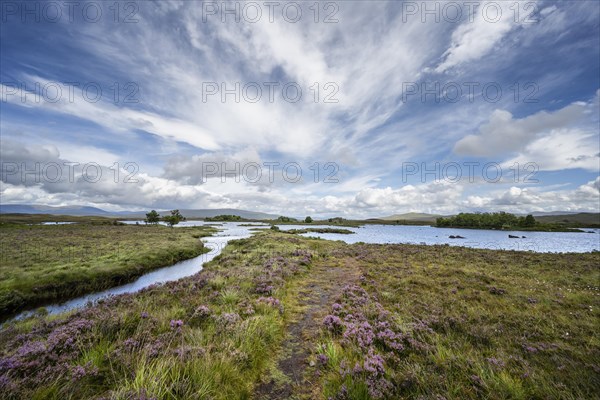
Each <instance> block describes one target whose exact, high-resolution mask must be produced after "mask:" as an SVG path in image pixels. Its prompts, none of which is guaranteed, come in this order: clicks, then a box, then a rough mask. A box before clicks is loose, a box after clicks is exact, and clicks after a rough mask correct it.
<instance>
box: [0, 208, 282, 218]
mask: <svg viewBox="0 0 600 400" xmlns="http://www.w3.org/2000/svg"><path fill="white" fill-rule="evenodd" d="M148 211H150V210H148ZM148 211H118V212H113V211H105V210H102V209H100V208H96V207H85V206H64V207H52V206H42V205H34V204H1V205H0V214H49V215H72V216H103V217H116V218H123V219H126V218H132V219H133V218H135V219H137V218H139V219H141V218H145V217H146V213H147V212H148ZM179 211H180V212H181V214H182V215H183V216H185V217H186V218H205V217H214V216H217V215H224V214H229V215H237V216H239V217H242V218H245V219H276V218H277V217H279V215H276V214H267V213H262V212H257V211H246V210H236V209H234V208H219V209H180V210H179ZM158 212H159V213H160V214H161V215H166V214H167V213H169V210H163V211H158Z"/></svg>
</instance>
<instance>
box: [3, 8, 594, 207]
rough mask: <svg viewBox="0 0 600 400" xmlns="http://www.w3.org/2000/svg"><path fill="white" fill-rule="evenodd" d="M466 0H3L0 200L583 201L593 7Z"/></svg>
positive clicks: (205, 203)
mask: <svg viewBox="0 0 600 400" xmlns="http://www.w3.org/2000/svg"><path fill="white" fill-rule="evenodd" d="M467 3H469V2H429V3H427V4H428V5H427V7H428V10H429V11H430V12H429V13H428V12H427V11H428V10H425V9H424V5H423V4H424V3H422V2H400V1H368V2H367V1H339V2H321V3H319V7H318V10H319V12H318V15H316V13H315V10H316V8H315V7H314V5H313V4H314V3H313V2H298V3H294V2H281V3H280V5H279V6H277V7H275V8H273V9H269V6H268V5H266V3H264V2H260V1H259V2H227V3H224V2H200V1H186V2H183V1H181V2H178V1H169V2H153V1H144V2H122V3H117V4H118V6H117V7H115V6H114V3H113V2H80V3H79V5H78V6H76V8H74V9H71V10H69V9H68V8H67V7H66V6H65V5H64V3H62V2H26V3H20V2H3V3H2V9H1V10H0V11H1V12H2V14H1V21H2V24H1V28H0V29H1V31H0V34H1V37H2V39H1V43H0V47H1V57H0V67H1V68H0V70H1V71H0V80H1V83H2V99H1V101H0V107H1V110H0V112H1V115H0V129H1V133H2V136H1V139H2V146H1V149H0V150H1V156H2V167H3V170H2V182H1V185H2V186H1V188H0V193H1V195H0V197H1V199H0V201H1V202H2V204H15V203H35V204H46V205H71V204H78V205H92V206H98V207H101V208H105V209H109V210H125V209H148V208H157V209H167V208H175V207H177V208H225V207H227V208H230V207H233V208H243V209H249V210H258V211H265V212H273V213H280V214H291V215H305V214H310V215H316V216H332V215H341V216H348V217H374V216H382V215H389V214H394V213H404V212H410V211H418V212H432V213H443V214H446V213H455V212H459V211H491V210H505V211H513V212H532V211H555V210H561V211H595V212H598V211H599V210H598V209H599V207H600V206H599V203H600V201H599V200H600V195H599V188H600V178H599V174H600V156H599V155H600V136H599V135H600V132H599V120H600V117H599V113H600V111H599V90H600V78H599V76H600V74H599V72H600V65H599V63H600V61H599V60H600V31H599V29H600V28H599V21H600V18H599V17H600V5H599V4H600V3H598V2H596V1H589V2H587V1H568V2H567V1H563V2H554V1H524V2H517V1H503V2H472V3H469V4H467ZM227 10H230V12H227ZM298 11H300V12H301V14H298ZM257 12H260V15H259V14H257ZM457 12H459V13H460V15H458V14H457ZM270 13H272V15H270ZM236 17H238V20H236ZM436 19H437V20H436ZM57 88H60V91H59V89H57ZM84 88H85V90H83V89H84ZM284 88H285V90H284ZM298 88H299V89H300V90H301V96H296V94H297V93H299V92H297V90H298ZM223 89H225V90H228V91H229V92H227V93H226V94H225V95H224V97H223V96H222V95H223ZM258 90H260V93H261V96H260V97H258V93H259V92H258ZM270 90H272V93H273V97H272V98H270V96H269V94H270ZM317 92H318V96H317ZM36 93H37V97H36ZM236 96H237V97H239V99H236ZM326 100H327V101H326ZM73 163H78V165H75V164H73ZM57 165H58V166H60V172H59V173H57V171H59V170H58V169H57V167H56V166H57ZM68 165H72V166H73V167H72V170H69V168H70V167H68ZM90 165H91V167H90ZM215 166H216V167H215ZM236 166H237V167H236ZM286 166H287V168H284V167H286ZM298 167H300V168H301V169H302V173H301V175H299V174H298V173H297V172H298V169H297V168H298ZM36 168H38V170H36ZM236 168H237V170H236ZM317 170H318V171H319V172H318V174H317V173H316V171H317ZM27 171H33V172H30V173H27ZM69 171H70V173H69ZM228 171H229V172H228ZM258 171H260V173H261V175H260V176H258V175H257V172H258ZM517 171H518V172H517ZM95 172H96V173H97V172H99V173H100V175H101V176H99V177H98V179H96V178H95V176H96V175H97V174H94V173H95ZM457 173H458V174H459V175H460V176H457ZM130 174H132V175H131V177H130V179H128V180H127V179H126V178H127V176H128V175H130ZM328 177H329V178H328Z"/></svg>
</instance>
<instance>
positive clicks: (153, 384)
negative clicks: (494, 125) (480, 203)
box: [0, 231, 600, 399]
mask: <svg viewBox="0 0 600 400" xmlns="http://www.w3.org/2000/svg"><path fill="white" fill-rule="evenodd" d="M599 261H600V254H598V253H592V254H535V253H524V252H507V251H494V250H476V249H467V248H460V247H451V246H417V245H360V244H356V245H346V244H344V243H341V242H330V241H325V240H318V239H307V238H302V237H297V236H292V235H287V234H284V233H280V232H272V231H268V232H261V233H258V234H256V235H255V236H254V237H252V238H250V239H244V240H239V241H235V242H233V243H232V244H231V245H229V246H228V247H227V248H226V249H225V250H224V252H223V254H222V255H221V256H219V257H217V258H216V259H215V260H213V261H212V262H210V263H208V264H207V265H205V269H204V270H203V271H202V272H201V273H199V274H196V275H194V276H192V277H189V278H184V279H182V280H179V281H177V282H172V283H168V284H165V285H162V286H155V287H151V288H149V289H146V290H144V291H142V292H140V293H137V294H129V295H124V296H120V297H117V298H113V299H110V300H107V301H105V302H103V303H101V304H99V305H97V306H95V307H91V308H87V309H84V310H81V311H77V312H74V313H72V314H70V315H67V316H60V317H42V316H39V317H36V318H32V319H29V320H26V321H21V322H19V323H16V324H12V325H10V326H9V327H8V328H6V329H5V330H4V331H2V332H0V349H1V359H0V392H3V393H5V394H6V395H5V396H4V397H5V398H19V399H20V398H28V399H29V398H31V399H42V398H44V399H58V398H61V399H62V398H68V399H70V398H73V399H75V398H77V399H80V398H109V399H139V398H157V399H250V398H256V399H289V398H306V399H327V398H333V399H369V398H382V399H383V398H385V399H398V398H410V399H442V398H445V399H469V398H472V399H475V398H488V399H506V398H515V399H530V398H540V399H541V398H543V399H576V398H594V396H595V395H594V393H598V391H599V390H600V379H599V378H598V376H599V372H600V365H599V363H598V360H599V359H600V343H599V339H598V336H597V335H596V328H597V321H598V317H599V311H598V307H599V306H600V300H599V293H600V292H599V290H600V289H599V288H598V279H599V275H598V268H597V265H598V263H599Z"/></svg>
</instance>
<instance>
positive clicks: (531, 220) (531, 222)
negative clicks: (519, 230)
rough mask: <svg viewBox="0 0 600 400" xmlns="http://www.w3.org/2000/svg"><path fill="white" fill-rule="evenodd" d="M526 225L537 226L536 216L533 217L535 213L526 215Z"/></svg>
mask: <svg viewBox="0 0 600 400" xmlns="http://www.w3.org/2000/svg"><path fill="white" fill-rule="evenodd" d="M525 226H527V227H533V226H535V218H533V215H531V214H529V215H527V216H526V217H525Z"/></svg>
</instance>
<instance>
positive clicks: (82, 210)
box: [0, 204, 109, 216]
mask: <svg viewBox="0 0 600 400" xmlns="http://www.w3.org/2000/svg"><path fill="white" fill-rule="evenodd" d="M0 214H52V215H75V216H81V215H90V216H98V215H101V216H107V215H108V214H109V213H108V212H106V211H104V210H101V209H99V208H96V207H85V206H64V207H52V206H42V205H33V204H0Z"/></svg>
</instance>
